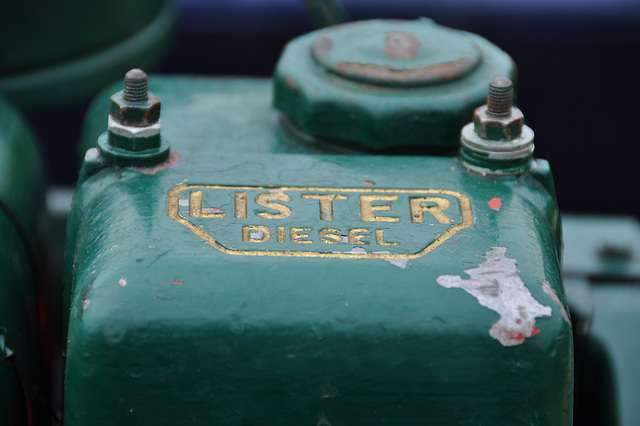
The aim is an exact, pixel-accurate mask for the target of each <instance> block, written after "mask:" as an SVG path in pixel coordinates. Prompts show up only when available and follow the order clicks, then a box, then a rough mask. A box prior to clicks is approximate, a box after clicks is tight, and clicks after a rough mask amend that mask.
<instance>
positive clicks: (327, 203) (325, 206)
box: [302, 194, 349, 221]
mask: <svg viewBox="0 0 640 426" xmlns="http://www.w3.org/2000/svg"><path fill="white" fill-rule="evenodd" d="M302 198H304V199H305V200H309V199H311V200H318V202H319V204H320V219H322V220H325V221H332V220H333V200H347V199H349V197H347V196H344V195H340V194H303V195H302Z"/></svg>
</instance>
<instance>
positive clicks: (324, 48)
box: [313, 37, 333, 54]
mask: <svg viewBox="0 0 640 426" xmlns="http://www.w3.org/2000/svg"><path fill="white" fill-rule="evenodd" d="M332 49H333V40H331V39H330V38H329V37H320V38H319V39H318V40H316V42H315V43H314V44H313V50H315V52H316V53H317V54H323V53H327V52H330V51H331V50H332Z"/></svg>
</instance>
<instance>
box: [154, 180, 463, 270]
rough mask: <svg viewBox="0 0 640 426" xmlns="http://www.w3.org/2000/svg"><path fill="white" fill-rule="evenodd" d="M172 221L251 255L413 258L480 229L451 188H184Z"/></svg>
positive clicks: (175, 198) (170, 209) (173, 196)
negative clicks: (475, 227) (469, 230)
mask: <svg viewBox="0 0 640 426" xmlns="http://www.w3.org/2000/svg"><path fill="white" fill-rule="evenodd" d="M167 215H168V216H169V217H170V218H171V219H173V220H175V221H176V222H178V223H180V224H182V225H183V226H185V227H186V228H187V229H189V230H190V231H191V232H193V233H194V234H195V235H197V236H198V237H200V238H202V239H203V240H204V241H205V242H207V243H208V244H210V245H211V246H212V247H213V248H215V249H216V250H218V251H220V252H223V253H227V254H231V255H245V256H289V257H337V258H381V259H390V258H392V259H414V258H417V257H421V256H424V255H426V254H428V253H430V252H431V251H433V250H434V249H435V248H437V247H438V246H440V245H441V244H442V243H444V242H445V241H447V240H448V239H450V238H451V237H452V236H453V235H455V234H456V233H457V232H458V231H460V230H461V229H463V228H466V227H468V226H470V225H472V224H473V214H472V211H471V203H470V201H469V197H467V196H466V195H464V194H461V193H459V192H455V191H450V190H447V189H388V188H384V189H383V188H329V187H298V186H278V187H275V186H274V187H271V186H234V185H179V186H176V187H174V188H172V189H171V190H169V193H168V197H167Z"/></svg>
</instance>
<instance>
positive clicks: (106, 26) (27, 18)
mask: <svg viewBox="0 0 640 426" xmlns="http://www.w3.org/2000/svg"><path fill="white" fill-rule="evenodd" d="M175 15H176V13H175V10H174V5H173V3H172V2H171V1H169V0H136V1H134V2H131V1H128V0H115V1H114V0H111V1H108V2H99V1H77V0H56V1H37V0H24V1H16V2H4V4H3V7H2V13H0V92H1V93H3V94H4V95H5V96H6V97H7V98H8V99H10V100H11V101H12V102H13V103H14V104H15V105H16V106H17V107H20V108H21V109H23V110H30V111H32V110H47V109H48V110H50V109H53V108H60V107H61V106H63V105H67V104H70V103H73V102H78V101H83V100H87V99H90V98H91V96H93V95H94V94H95V93H96V92H97V91H99V90H100V89H101V88H102V87H104V85H105V84H107V83H108V82H110V81H113V80H114V79H116V78H118V76H120V75H122V73H123V72H125V71H126V70H127V69H129V68H131V66H149V65H150V64H153V63H154V62H156V61H157V60H158V58H159V57H160V55H161V54H162V53H163V52H164V51H165V49H166V46H167V44H168V40H169V36H170V34H171V29H172V26H173V23H174V21H175Z"/></svg>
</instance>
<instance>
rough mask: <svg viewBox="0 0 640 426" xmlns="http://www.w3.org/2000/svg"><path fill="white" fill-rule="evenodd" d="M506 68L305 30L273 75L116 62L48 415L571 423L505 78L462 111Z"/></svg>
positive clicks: (540, 165)
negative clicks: (61, 407)
mask: <svg viewBox="0 0 640 426" xmlns="http://www.w3.org/2000/svg"><path fill="white" fill-rule="evenodd" d="M514 73H515V70H514V67H513V64H512V61H511V60H510V58H509V57H508V56H507V55H506V54H505V53H504V52H502V51H500V50H499V49H498V48H496V47H495V46H493V45H492V44H491V43H489V42H487V41H486V40H484V39H482V38H480V37H478V36H475V35H472V34H468V33H464V32H460V31H455V30H452V29H449V28H444V27H440V26H438V25H436V24H434V23H433V22H431V21H429V20H420V21H415V22H399V21H365V22H356V23H352V24H345V25H341V26H336V27H330V28H327V29H324V30H320V31H317V32H314V33H311V34H309V35H306V36H303V37H301V38H299V39H296V40H294V41H293V42H291V43H290V44H289V46H288V47H287V48H286V50H285V52H284V53H283V56H282V59H281V61H280V64H279V66H278V68H277V70H276V73H275V76H274V79H273V84H272V82H271V81H269V80H265V79H235V78H192V77H153V78H152V79H151V90H152V93H147V79H146V76H145V75H144V73H142V72H140V71H138V70H132V71H131V72H129V73H127V76H126V77H125V87H124V91H123V92H118V93H116V94H115V95H113V96H111V95H112V94H113V93H114V92H117V91H118V90H119V88H115V89H114V88H110V89H107V90H106V91H105V92H104V94H103V95H101V96H98V98H97V100H96V101H95V103H94V105H93V107H92V109H91V111H90V112H89V115H88V118H87V121H86V127H85V135H84V139H83V149H84V150H86V154H85V156H84V160H83V165H82V170H81V175H80V178H79V182H78V186H77V189H76V193H75V197H74V201H73V205H72V210H71V213H70V219H69V225H68V239H67V252H66V255H67V259H66V274H65V275H66V277H65V300H66V306H67V313H68V317H67V318H66V319H65V322H66V323H67V324H68V336H67V339H68V340H67V342H68V343H67V358H66V379H65V380H66V383H65V424H66V425H70V426H71V425H86V424H91V425H102V424H104V425H106V424H114V423H121V424H147V425H148V424H154V425H160V424H166V425H182V424H184V425H186V424H223V425H237V424H314V425H348V424H367V425H374V424H402V425H408V424H425V423H426V424H434V425H436V424H438V425H440V424H442V425H451V424H474V425H479V424H491V425H507V424H508V425H513V424H527V425H529V424H541V425H542V424H544V425H570V424H571V423H572V401H573V346H572V331H571V324H570V320H569V317H568V314H567V310H566V300H565V293H564V289H563V285H562V281H561V276H560V250H561V235H560V223H559V217H558V208H557V204H556V200H555V194H554V190H553V183H552V177H551V172H550V170H549V165H548V164H547V163H546V162H545V161H542V160H532V157H531V152H532V148H533V147H532V144H531V142H532V138H533V134H532V133H531V131H530V129H528V128H527V127H526V126H524V127H522V120H521V118H520V116H519V115H518V113H519V110H517V109H515V108H512V107H511V99H512V90H513V87H512V86H511V83H510V82H509V80H508V79H506V78H504V79H502V80H500V79H498V80H496V81H495V82H494V81H492V86H491V87H492V90H493V94H492V97H490V99H492V101H490V102H489V105H488V106H487V107H482V108H480V109H479V110H478V111H476V112H475V113H474V109H476V108H478V107H480V106H481V105H483V104H484V103H485V101H486V99H487V87H488V84H489V81H490V80H492V78H494V77H496V76H504V77H510V78H513V77H514ZM505 81H506V82H508V83H505V84H503V83H504V82H505ZM110 96H111V98H109V97H110ZM160 101H161V103H162V112H161V115H160V111H159V107H160V105H159V102H160ZM272 105H275V108H274V107H273V106H272ZM487 111H488V112H487ZM492 114H493V115H492ZM474 115H475V118H474ZM160 116H161V119H160V118H159V117H160ZM472 120H473V121H474V122H475V129H474V124H471V125H470V126H471V127H469V126H465V129H468V130H465V132H467V133H464V132H463V135H462V137H463V140H464V146H465V151H464V152H465V153H466V154H464V155H466V157H465V160H464V162H461V160H460V159H459V158H458V146H459V140H460V131H461V129H462V127H463V126H464V125H465V124H467V123H468V122H470V121H472ZM107 129H108V131H106V132H105V130H107ZM469 132H471V133H469ZM496 135H498V137H496ZM500 135H501V136H500ZM496 139H499V140H496ZM345 154H346V155H345ZM410 154H414V155H410ZM415 154H418V155H415Z"/></svg>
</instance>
